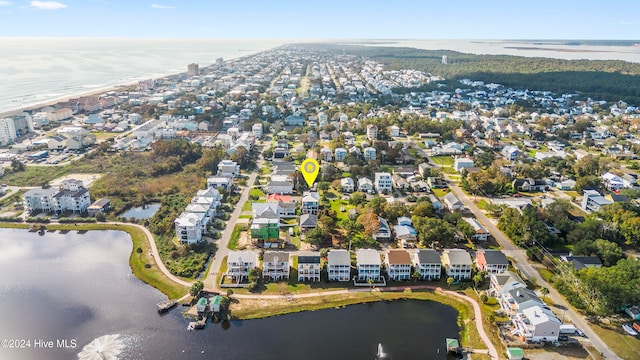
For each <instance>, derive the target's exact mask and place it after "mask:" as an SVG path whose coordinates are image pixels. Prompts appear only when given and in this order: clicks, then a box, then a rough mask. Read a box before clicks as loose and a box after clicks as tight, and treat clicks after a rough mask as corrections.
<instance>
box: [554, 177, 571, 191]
mask: <svg viewBox="0 0 640 360" xmlns="http://www.w3.org/2000/svg"><path fill="white" fill-rule="evenodd" d="M555 186H556V187H557V188H558V189H560V190H562V191H571V190H573V188H575V186H576V181H575V180H572V179H567V180H563V181H559V182H557V183H555Z"/></svg>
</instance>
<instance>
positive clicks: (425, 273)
mask: <svg viewBox="0 0 640 360" xmlns="http://www.w3.org/2000/svg"><path fill="white" fill-rule="evenodd" d="M412 258H413V266H415V268H416V270H417V271H418V272H419V273H420V278H421V279H423V280H438V279H440V274H441V273H442V260H441V259H440V254H438V252H437V251H435V250H433V249H419V250H418V251H416V252H414V253H413V256H412Z"/></svg>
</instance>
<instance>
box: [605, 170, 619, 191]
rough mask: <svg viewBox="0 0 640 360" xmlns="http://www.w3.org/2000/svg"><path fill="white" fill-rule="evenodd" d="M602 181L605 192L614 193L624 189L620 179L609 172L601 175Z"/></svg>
mask: <svg viewBox="0 0 640 360" xmlns="http://www.w3.org/2000/svg"><path fill="white" fill-rule="evenodd" d="M602 179H603V180H604V185H605V186H606V188H607V190H609V191H615V190H620V189H622V188H624V183H623V182H622V178H621V177H620V176H618V175H616V174H613V173H611V172H607V173H605V174H604V175H602Z"/></svg>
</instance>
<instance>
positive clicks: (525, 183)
mask: <svg viewBox="0 0 640 360" xmlns="http://www.w3.org/2000/svg"><path fill="white" fill-rule="evenodd" d="M512 185H513V190H515V191H523V192H535V191H545V190H547V188H548V187H549V185H548V184H547V182H546V181H544V180H542V179H532V178H518V179H514V180H513V182H512Z"/></svg>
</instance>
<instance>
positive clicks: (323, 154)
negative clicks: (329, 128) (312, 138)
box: [320, 147, 333, 162]
mask: <svg viewBox="0 0 640 360" xmlns="http://www.w3.org/2000/svg"><path fill="white" fill-rule="evenodd" d="M320 159H321V160H324V161H327V162H331V160H333V151H331V149H329V148H327V147H324V148H322V149H320Z"/></svg>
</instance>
